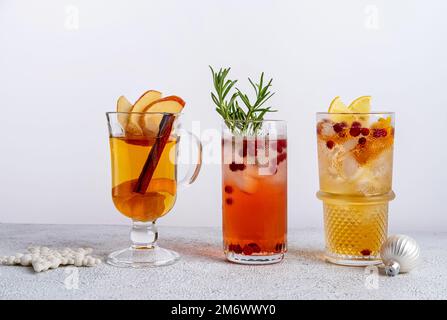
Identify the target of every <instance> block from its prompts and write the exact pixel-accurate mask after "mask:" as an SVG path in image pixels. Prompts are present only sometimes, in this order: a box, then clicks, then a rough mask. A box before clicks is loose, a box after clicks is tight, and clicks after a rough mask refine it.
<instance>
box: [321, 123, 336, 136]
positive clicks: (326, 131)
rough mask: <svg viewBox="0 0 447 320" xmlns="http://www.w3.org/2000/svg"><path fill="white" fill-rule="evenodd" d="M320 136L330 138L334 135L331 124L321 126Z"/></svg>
mask: <svg viewBox="0 0 447 320" xmlns="http://www.w3.org/2000/svg"><path fill="white" fill-rule="evenodd" d="M321 134H322V135H323V136H325V137H330V136H333V135H334V134H335V131H334V127H333V125H332V123H331V122H324V123H323V124H322V125H321Z"/></svg>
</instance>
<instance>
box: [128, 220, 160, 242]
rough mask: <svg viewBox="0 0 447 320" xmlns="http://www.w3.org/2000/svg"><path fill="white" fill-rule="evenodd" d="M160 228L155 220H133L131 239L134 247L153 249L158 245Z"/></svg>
mask: <svg viewBox="0 0 447 320" xmlns="http://www.w3.org/2000/svg"><path fill="white" fill-rule="evenodd" d="M157 239H158V230H157V226H156V225H155V221H151V222H141V221H135V220H133V222H132V230H131V232H130V240H131V241H132V248H133V249H152V248H154V247H155V246H156V245H157Z"/></svg>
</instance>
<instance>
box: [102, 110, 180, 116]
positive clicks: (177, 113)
mask: <svg viewBox="0 0 447 320" xmlns="http://www.w3.org/2000/svg"><path fill="white" fill-rule="evenodd" d="M112 114H128V115H131V114H135V115H149V114H158V115H175V116H177V115H182V114H183V113H182V112H122V111H109V112H106V115H112Z"/></svg>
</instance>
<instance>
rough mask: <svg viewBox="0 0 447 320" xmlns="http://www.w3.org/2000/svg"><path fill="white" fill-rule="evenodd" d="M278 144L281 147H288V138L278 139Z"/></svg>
mask: <svg viewBox="0 0 447 320" xmlns="http://www.w3.org/2000/svg"><path fill="white" fill-rule="evenodd" d="M277 143H278V146H279V147H281V149H285V148H287V140H286V139H280V140H278V142H277Z"/></svg>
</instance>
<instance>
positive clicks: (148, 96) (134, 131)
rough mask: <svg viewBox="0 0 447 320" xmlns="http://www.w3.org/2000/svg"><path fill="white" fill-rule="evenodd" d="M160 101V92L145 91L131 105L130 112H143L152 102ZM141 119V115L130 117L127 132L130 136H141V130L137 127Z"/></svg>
mask: <svg viewBox="0 0 447 320" xmlns="http://www.w3.org/2000/svg"><path fill="white" fill-rule="evenodd" d="M159 99H161V92H159V91H156V90H149V91H146V92H145V93H144V94H143V95H142V96H141V97H140V98H139V99H138V100H137V102H135V104H134V105H133V108H132V110H131V112H145V111H144V110H145V109H146V108H147V107H148V106H149V105H151V104H152V103H153V102H154V101H157V100H159ZM141 118H142V116H141V114H132V115H130V118H129V121H128V124H127V131H128V132H129V133H130V134H131V135H142V134H143V130H142V127H140V125H139V122H140V121H139V120H140V119H141Z"/></svg>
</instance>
